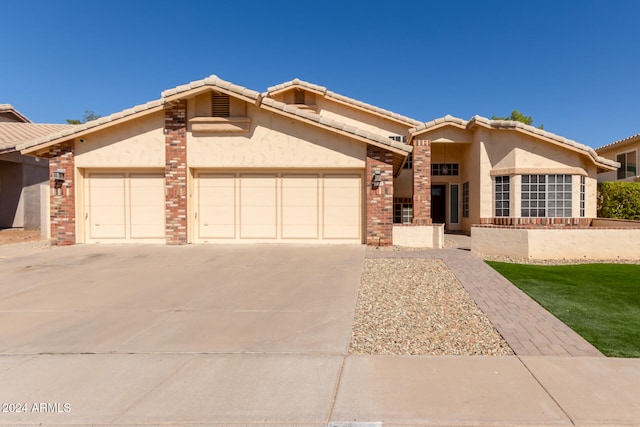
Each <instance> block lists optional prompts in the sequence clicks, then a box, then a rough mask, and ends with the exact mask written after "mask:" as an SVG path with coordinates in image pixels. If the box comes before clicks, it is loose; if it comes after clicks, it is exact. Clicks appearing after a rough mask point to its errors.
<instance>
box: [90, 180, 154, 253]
mask: <svg viewBox="0 0 640 427" xmlns="http://www.w3.org/2000/svg"><path fill="white" fill-rule="evenodd" d="M85 177H86V179H85V192H84V201H85V236H86V242H87V243H127V242H145V243H156V242H157V243H160V242H164V241H165V211H164V174H163V173H161V172H158V173H154V172H150V173H146V172H118V173H113V172H108V173H107V172H88V173H87V174H86V175H85Z"/></svg>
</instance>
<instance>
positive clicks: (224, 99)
mask: <svg viewBox="0 0 640 427" xmlns="http://www.w3.org/2000/svg"><path fill="white" fill-rule="evenodd" d="M211 116H212V117H230V116H231V114H230V113H229V95H227V94H225V93H218V92H213V94H212V95H211Z"/></svg>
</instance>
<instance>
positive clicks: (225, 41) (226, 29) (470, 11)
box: [0, 0, 640, 147]
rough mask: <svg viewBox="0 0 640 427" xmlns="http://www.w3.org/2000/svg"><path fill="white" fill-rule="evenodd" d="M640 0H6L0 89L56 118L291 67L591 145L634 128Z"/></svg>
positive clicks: (435, 110) (431, 115)
mask: <svg viewBox="0 0 640 427" xmlns="http://www.w3.org/2000/svg"><path fill="white" fill-rule="evenodd" d="M639 16H640V2H639V1H633V0H611V1H605V0H602V1H595V0H582V1H573V0H571V1H570V0H553V1H547V0H542V1H519V0H510V1H480V0H477V1H458V2H455V1H415V2H412V1H386V2H374V1H371V0H369V1H349V0H342V1H333V0H327V1H314V2H311V1H280V0H259V1H238V0H235V1H232V0H227V1H215V0H212V1H189V0H183V1H166V0H154V1H135V0H127V1H122V0H114V1H108V2H107V1H101V2H98V1H93V0H84V1H71V0H55V1H52V0H41V1H36V0H20V1H9V2H3V4H2V6H1V7H0V28H1V31H2V33H3V35H4V39H3V43H2V45H3V49H2V56H1V58H2V60H1V61H0V64H1V65H0V103H10V104H13V105H14V106H15V107H16V108H17V109H18V110H19V111H20V112H22V113H23V114H25V115H26V116H27V117H29V118H31V119H32V120H33V121H37V122H46V123H61V122H64V120H65V119H67V118H78V119H79V118H81V117H82V115H83V114H84V112H85V109H89V110H93V111H94V112H95V113H96V114H99V115H108V114H111V113H114V112H117V111H120V110H123V109H125V108H129V107H132V106H134V105H137V104H141V103H145V102H147V101H150V100H154V99H158V98H159V97H160V92H161V91H162V90H164V89H168V88H172V87H175V86H177V85H180V84H184V83H188V82H190V81H192V80H198V79H201V78H204V77H206V76H208V75H210V74H216V75H218V76H219V77H220V78H222V79H225V80H230V81H232V82H234V83H236V84H239V85H242V86H246V87H249V88H251V89H254V90H257V91H264V90H266V88H267V87H269V86H272V85H275V84H278V83H281V82H284V81H288V80H291V79H293V78H295V77H298V78H300V79H302V80H306V81H309V82H312V83H316V84H319V85H322V86H326V87H328V88H329V89H330V90H333V91H335V92H338V93H341V94H343V95H346V96H349V97H353V98H356V99H358V100H361V101H365V102H368V103H371V104H374V105H377V106H379V107H382V108H386V109H388V110H392V111H395V112H397V113H400V114H405V115H407V116H410V117H413V118H415V119H418V120H422V121H429V120H432V119H435V118H437V117H441V116H444V115H446V114H451V115H454V116H457V117H461V118H464V119H469V118H470V117H472V116H473V115H475V114H479V115H482V116H486V117H491V116H492V115H494V114H495V115H504V116H508V115H509V114H510V113H511V111H512V110H513V109H519V110H520V111H522V112H523V113H524V114H526V115H530V116H533V118H534V125H539V124H540V123H543V124H544V126H545V129H546V130H548V131H550V132H554V133H557V134H560V135H562V136H565V137H567V138H571V139H574V140H576V141H578V142H582V143H584V144H587V145H590V146H593V147H597V146H600V145H603V144H606V143H608V142H612V141H614V140H617V139H621V138H624V137H627V136H630V135H632V134H635V133H639V132H640V55H639V53H640V29H639V27H638V17H639Z"/></svg>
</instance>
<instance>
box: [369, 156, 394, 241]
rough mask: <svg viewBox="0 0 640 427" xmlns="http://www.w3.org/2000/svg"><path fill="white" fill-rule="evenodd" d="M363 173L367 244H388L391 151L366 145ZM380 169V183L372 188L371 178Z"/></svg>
mask: <svg viewBox="0 0 640 427" xmlns="http://www.w3.org/2000/svg"><path fill="white" fill-rule="evenodd" d="M365 170H366V173H365V177H364V180H365V186H366V197H367V231H366V243H367V245H375V246H389V245H391V244H392V239H393V235H392V233H393V153H391V152H390V151H387V150H385V149H383V148H378V147H373V146H368V147H367V161H366V169H365ZM376 171H380V179H381V181H382V182H381V185H380V186H379V187H377V188H374V187H373V186H372V185H371V180H372V178H373V175H374V173H375V172H376Z"/></svg>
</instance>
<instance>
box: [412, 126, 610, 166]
mask: <svg viewBox="0 0 640 427" xmlns="http://www.w3.org/2000/svg"><path fill="white" fill-rule="evenodd" d="M444 125H453V126H456V127H459V128H463V129H471V128H473V127H474V126H483V127H488V128H491V129H514V130H518V131H521V132H524V133H527V134H530V135H532V136H535V137H538V138H543V139H546V140H549V141H551V142H553V143H556V144H558V145H561V146H565V147H567V148H571V149H573V150H575V151H579V152H583V153H584V154H587V155H588V156H589V157H591V159H592V160H593V161H594V163H596V164H597V165H599V166H603V167H606V168H607V169H610V168H615V169H617V168H618V167H619V166H620V165H619V164H618V163H617V162H615V161H613V160H609V159H605V158H604V157H600V156H598V154H597V153H596V152H595V150H594V149H593V148H591V147H588V146H586V145H583V144H580V143H578V142H576V141H573V140H571V139H567V138H565V137H563V136H560V135H556V134H554V133H551V132H547V131H545V130H542V129H538V128H537V127H534V126H531V125H526V124H524V123H522V122H518V121H513V120H491V119H488V118H486V117H482V116H473V117H472V118H471V119H470V120H464V119H460V118H457V117H453V116H449V115H447V116H444V117H442V118H439V119H436V120H432V121H430V122H426V123H423V124H421V125H420V126H416V127H415V128H413V129H409V138H408V139H409V141H410V140H411V139H413V138H415V137H416V136H417V135H419V134H421V133H423V132H426V131H429V130H432V129H435V128H438V127H441V126H444Z"/></svg>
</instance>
